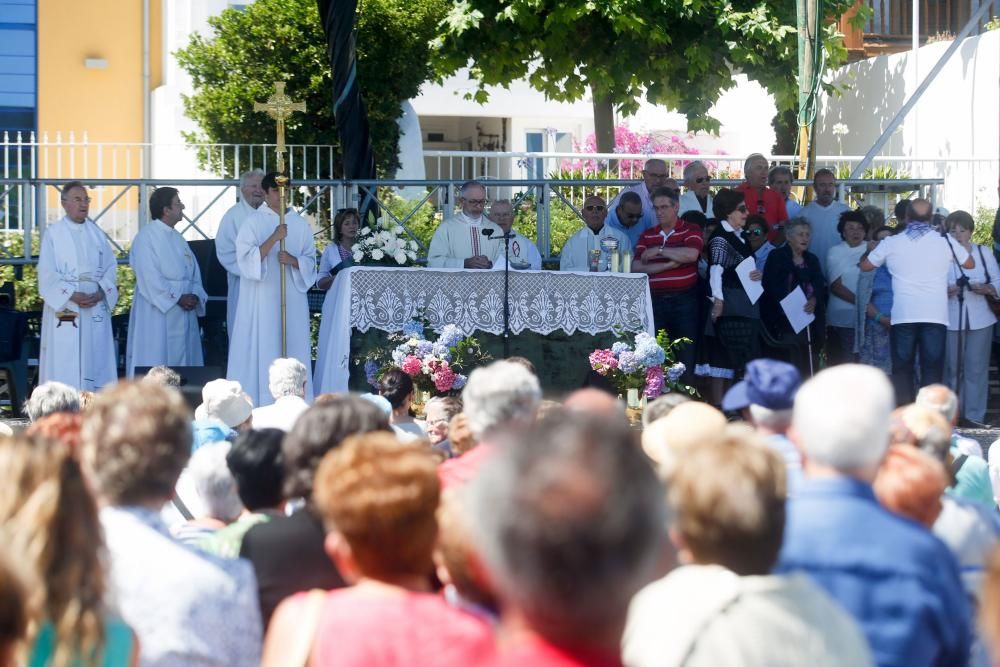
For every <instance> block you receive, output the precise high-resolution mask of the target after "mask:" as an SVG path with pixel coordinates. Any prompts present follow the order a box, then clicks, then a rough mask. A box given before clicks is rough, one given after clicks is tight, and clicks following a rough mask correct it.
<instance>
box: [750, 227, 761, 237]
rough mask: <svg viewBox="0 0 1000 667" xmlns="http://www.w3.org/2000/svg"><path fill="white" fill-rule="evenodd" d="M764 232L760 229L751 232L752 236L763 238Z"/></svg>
mask: <svg viewBox="0 0 1000 667" xmlns="http://www.w3.org/2000/svg"><path fill="white" fill-rule="evenodd" d="M763 235H764V230H763V229H761V228H760V227H758V228H757V229H751V230H750V236H763Z"/></svg>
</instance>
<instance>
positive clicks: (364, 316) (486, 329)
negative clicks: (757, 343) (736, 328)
mask: <svg viewBox="0 0 1000 667" xmlns="http://www.w3.org/2000/svg"><path fill="white" fill-rule="evenodd" d="M509 294H510V295H509V301H510V332H511V336H512V337H516V336H518V335H519V334H522V333H524V332H534V333H536V334H541V335H547V334H551V333H554V332H563V333H565V334H567V335H572V334H575V333H578V332H582V333H587V334H592V335H597V334H602V333H609V332H633V333H635V332H639V331H646V332H648V333H650V334H655V331H654V326H653V307H652V301H651V299H650V294H649V281H648V280H647V278H646V275H645V274H641V273H578V272H568V271H511V272H510V290H509ZM503 297H504V273H503V271H479V270H466V269H425V268H391V267H372V266H353V267H350V268H348V269H345V270H343V271H341V272H340V273H339V274H338V275H337V278H336V280H335V281H334V283H333V285H332V286H331V287H330V291H329V292H328V293H327V296H326V299H325V300H324V303H323V314H322V320H321V324H320V336H319V340H320V346H319V349H318V350H317V359H316V374H315V386H316V388H317V391H319V392H343V391H347V390H348V388H349V379H350V375H351V365H352V362H355V361H357V360H355V359H352V354H351V333H352V331H358V332H362V333H363V332H367V331H369V330H371V329H376V330H380V331H384V332H396V331H400V330H402V328H403V325H404V324H406V323H407V322H409V321H410V320H411V319H413V318H414V317H416V316H418V315H419V316H422V317H423V318H424V319H425V320H426V321H427V322H428V323H429V324H430V326H431V328H433V329H435V330H439V329H440V328H441V327H443V326H444V325H446V324H455V325H456V326H458V327H459V329H461V330H462V332H463V333H466V334H474V333H486V334H496V335H502V334H503V329H504V298H503ZM324 342H326V344H325V345H324V344H323V343H324ZM584 361H585V359H584ZM361 362H362V363H363V359H362V360H361Z"/></svg>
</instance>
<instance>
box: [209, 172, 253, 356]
mask: <svg viewBox="0 0 1000 667" xmlns="http://www.w3.org/2000/svg"><path fill="white" fill-rule="evenodd" d="M263 178H264V170H263V169H251V170H250V171H248V172H246V173H244V174H243V175H242V176H240V198H239V201H237V202H236V203H235V204H233V205H232V206H231V207H230V208H229V210H228V211H226V214H225V215H224V216H222V222H220V223H219V231H217V232H216V233H215V255H216V257H218V258H219V263H220V264H222V266H223V267H225V269H226V274H227V278H228V282H229V291H228V292H227V295H228V296H227V297H226V331H227V332H228V333H229V336H230V338H232V335H233V323H234V322H235V321H236V302H237V301H238V300H239V297H240V268H239V265H238V263H237V261H236V236H237V234H239V233H240V225H242V224H243V221H244V220H246V219H247V218H249V217H250V215H251V214H252V213H253V212H254V211H256V210H257V208H258V207H259V206H260V205H261V204H262V203H264V189H263V188H262V187H261V186H260V182H261V180H262V179H263Z"/></svg>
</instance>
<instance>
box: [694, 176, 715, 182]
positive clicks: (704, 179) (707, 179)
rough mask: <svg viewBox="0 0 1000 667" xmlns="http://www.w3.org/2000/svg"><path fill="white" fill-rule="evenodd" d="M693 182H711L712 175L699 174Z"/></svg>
mask: <svg viewBox="0 0 1000 667" xmlns="http://www.w3.org/2000/svg"><path fill="white" fill-rule="evenodd" d="M694 182H695V183H711V182H712V177H711V176H699V177H698V178H696V179H694Z"/></svg>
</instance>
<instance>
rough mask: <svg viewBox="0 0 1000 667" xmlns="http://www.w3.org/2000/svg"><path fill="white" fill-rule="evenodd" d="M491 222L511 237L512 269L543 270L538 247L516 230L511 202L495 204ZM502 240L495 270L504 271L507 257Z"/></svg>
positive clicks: (491, 211) (502, 201)
mask: <svg viewBox="0 0 1000 667" xmlns="http://www.w3.org/2000/svg"><path fill="white" fill-rule="evenodd" d="M490 220H492V221H493V222H495V223H497V226H499V227H500V230H501V231H502V232H503V233H505V234H509V235H511V239H510V241H509V243H510V250H509V252H510V268H512V269H530V270H532V271H540V270H541V268H542V253H540V252H538V246H536V245H535V244H534V242H532V240H531V239H529V238H528V237H527V236H525V235H524V234H522V233H521V232H519V231H517V230H516V229H514V207H513V206H512V205H511V203H510V200H508V199H501V200H499V201H495V202H493V206H491V207H490ZM502 244H503V241H502V240H501V245H500V254H499V255H497V261H496V264H495V265H494V268H499V269H503V262H504V259H505V257H506V255H505V251H504V248H503V245H502Z"/></svg>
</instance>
